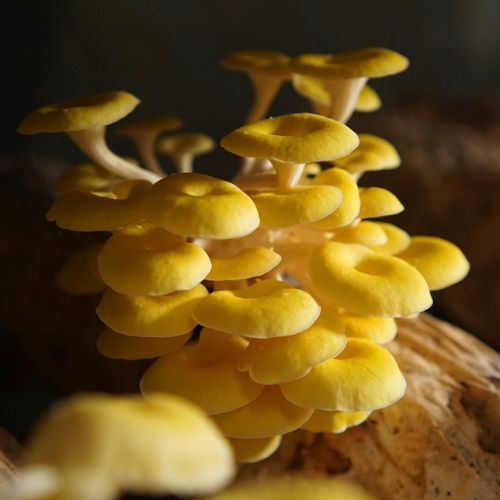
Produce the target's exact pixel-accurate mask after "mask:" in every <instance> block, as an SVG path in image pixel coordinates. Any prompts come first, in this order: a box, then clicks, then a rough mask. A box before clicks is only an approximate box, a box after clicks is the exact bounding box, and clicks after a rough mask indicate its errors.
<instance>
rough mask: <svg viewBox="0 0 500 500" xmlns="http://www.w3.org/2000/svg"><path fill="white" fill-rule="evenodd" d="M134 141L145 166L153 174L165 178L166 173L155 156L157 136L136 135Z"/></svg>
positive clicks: (147, 134)
mask: <svg viewBox="0 0 500 500" xmlns="http://www.w3.org/2000/svg"><path fill="white" fill-rule="evenodd" d="M132 140H133V141H134V144H135V147H136V148H137V151H138V152H139V155H140V156H141V160H142V161H143V163H144V165H146V167H147V168H148V169H149V170H151V172H156V173H157V174H158V175H161V176H162V177H164V176H165V172H164V171H163V169H162V168H161V166H160V164H159V163H158V160H157V158H156V155H155V149H154V146H155V142H156V134H149V133H144V134H136V135H135V136H134V137H133V138H132Z"/></svg>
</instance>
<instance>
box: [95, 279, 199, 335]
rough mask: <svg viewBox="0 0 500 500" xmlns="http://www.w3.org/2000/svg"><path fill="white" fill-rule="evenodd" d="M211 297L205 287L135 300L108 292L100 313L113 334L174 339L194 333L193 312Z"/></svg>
mask: <svg viewBox="0 0 500 500" xmlns="http://www.w3.org/2000/svg"><path fill="white" fill-rule="evenodd" d="M207 295H208V291H207V289H206V288H205V287H204V286H203V285H196V286H195V287H194V288H192V289H191V290H184V291H180V292H173V293H171V294H169V295H160V296H158V297H147V296H132V295H123V294H120V293H116V292H115V291H113V290H112V289H108V290H106V292H105V293H104V295H103V296H102V299H101V302H100V303H99V305H98V306H97V309H96V312H97V315H98V316H99V318H100V320H101V321H102V322H103V323H104V324H106V325H107V326H108V327H109V328H111V329H112V330H115V331H116V332H119V333H121V334H123V335H131V336H134V337H174V336H177V335H181V334H183V333H187V332H190V331H191V330H192V329H193V328H194V327H195V326H196V322H195V321H194V320H193V318H192V315H193V311H194V309H195V308H196V306H197V305H198V302H199V301H200V300H201V299H202V298H203V297H206V296H207Z"/></svg>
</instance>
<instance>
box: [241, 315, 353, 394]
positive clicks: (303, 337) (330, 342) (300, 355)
mask: <svg viewBox="0 0 500 500" xmlns="http://www.w3.org/2000/svg"><path fill="white" fill-rule="evenodd" d="M329 319H331V318H329ZM343 330H344V326H343V325H342V323H341V322H340V321H337V322H336V324H335V325H332V322H331V321H325V320H323V319H322V318H321V316H320V318H319V319H318V320H317V321H316V323H315V324H314V325H313V326H311V327H310V328H308V329H307V330H305V331H303V332H301V333H298V334H296V335H291V336H289V337H277V338H271V339H251V340H250V344H249V345H248V347H247V349H246V351H245V352H244V353H243V355H242V356H241V358H240V361H239V363H238V369H239V370H241V371H246V370H248V371H249V374H250V377H251V378H252V380H254V381H255V382H258V383H260V384H266V385H272V384H280V383H282V382H288V381H290V380H295V379H298V378H300V377H303V376H304V375H306V374H307V373H309V371H310V370H311V368H312V367H313V366H314V365H317V364H319V363H322V362H323V361H326V360H327V359H330V358H334V357H335V356H337V355H338V354H339V353H340V352H341V351H342V349H344V347H345V345H346V342H347V340H346V337H345V335H344V334H343Z"/></svg>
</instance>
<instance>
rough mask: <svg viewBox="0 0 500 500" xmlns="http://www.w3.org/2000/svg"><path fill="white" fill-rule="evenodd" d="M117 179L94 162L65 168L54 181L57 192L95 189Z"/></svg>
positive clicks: (60, 193) (64, 192)
mask: <svg viewBox="0 0 500 500" xmlns="http://www.w3.org/2000/svg"><path fill="white" fill-rule="evenodd" d="M115 180H117V177H116V176H115V175H113V174H111V173H110V172H108V171H107V170H105V169H104V168H102V167H99V165H96V164H95V163H91V162H86V163H79V164H78V165H73V166H72V167H69V168H67V169H66V170H64V172H63V173H62V174H61V175H60V176H59V178H58V179H57V181H56V182H55V185H54V188H55V190H56V192H57V194H59V195H62V194H66V193H71V191H87V192H89V191H97V190H99V189H102V188H104V187H105V186H107V185H109V184H110V183H111V182H113V181H115Z"/></svg>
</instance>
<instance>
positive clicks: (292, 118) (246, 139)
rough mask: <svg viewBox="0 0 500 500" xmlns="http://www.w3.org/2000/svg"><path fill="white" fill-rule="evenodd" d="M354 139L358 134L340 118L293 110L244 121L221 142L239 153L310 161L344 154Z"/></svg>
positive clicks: (287, 160) (295, 160) (258, 156)
mask: <svg viewBox="0 0 500 500" xmlns="http://www.w3.org/2000/svg"><path fill="white" fill-rule="evenodd" d="M358 142H359V141H358V136H357V135H356V134H355V133H354V132H353V131H352V130H351V129H350V128H349V127H347V126H346V125H344V124H342V123H340V122H337V121H335V120H332V119H331V118H326V117H324V116H320V115H315V114H312V113H294V114H290V115H283V116H276V117H274V118H268V119H267V120H262V121H259V122H255V123H250V124H248V125H244V126H243V127H240V128H239V129H236V130H234V131H233V132H231V133H230V134H229V135H226V137H224V138H223V139H222V141H221V146H222V147H223V148H224V149H227V150H228V151H230V152H231V153H234V154H237V155H239V156H249V157H255V158H268V159H273V160H278V161H281V162H290V163H311V162H317V161H329V160H334V159H335V158H338V157H340V156H345V155H347V154H349V153H350V152H351V151H352V150H353V149H354V148H356V147H357V145H358Z"/></svg>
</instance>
